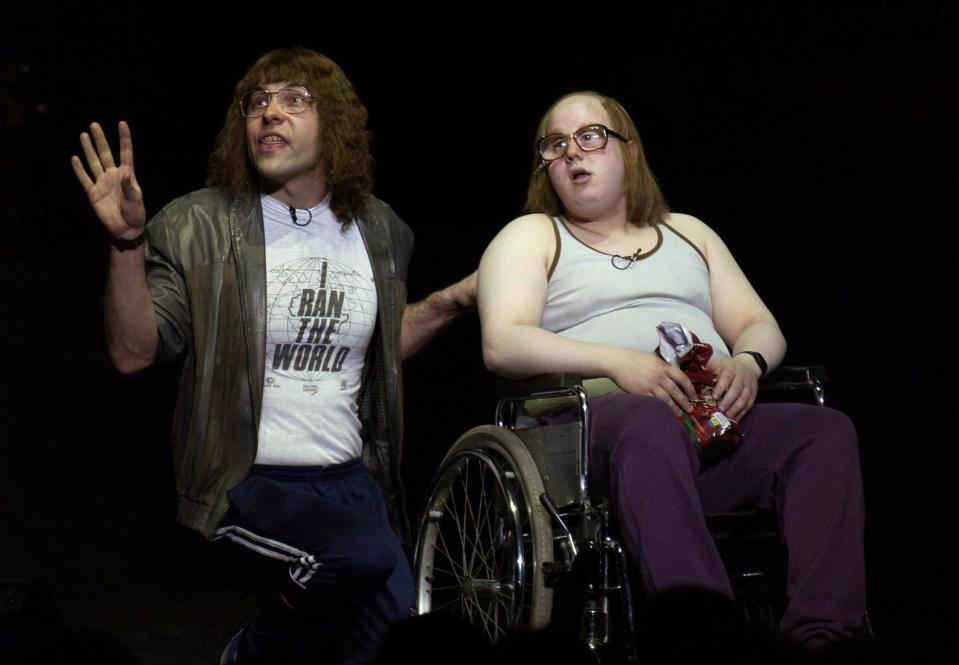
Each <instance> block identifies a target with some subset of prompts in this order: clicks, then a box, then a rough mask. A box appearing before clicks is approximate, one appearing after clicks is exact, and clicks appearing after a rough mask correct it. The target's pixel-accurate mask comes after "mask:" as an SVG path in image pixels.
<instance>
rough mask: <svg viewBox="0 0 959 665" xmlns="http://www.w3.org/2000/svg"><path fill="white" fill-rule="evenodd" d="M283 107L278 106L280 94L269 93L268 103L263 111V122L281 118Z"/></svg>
mask: <svg viewBox="0 0 959 665" xmlns="http://www.w3.org/2000/svg"><path fill="white" fill-rule="evenodd" d="M283 115H284V114H283V109H282V108H281V107H280V96H279V95H276V94H274V95H270V103H269V104H267V105H266V109H265V110H264V111H263V122H268V123H272V122H276V121H278V120H281V119H282V118H283Z"/></svg>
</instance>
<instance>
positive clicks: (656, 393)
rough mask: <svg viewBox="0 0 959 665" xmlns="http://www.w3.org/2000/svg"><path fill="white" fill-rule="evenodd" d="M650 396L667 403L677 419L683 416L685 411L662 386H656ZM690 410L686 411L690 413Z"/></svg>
mask: <svg viewBox="0 0 959 665" xmlns="http://www.w3.org/2000/svg"><path fill="white" fill-rule="evenodd" d="M650 394H651V395H652V396H653V397H656V398H657V399H660V400H662V401H663V402H666V406H668V407H669V408H670V409H672V411H673V414H674V415H676V416H677V417H678V416H681V415H683V409H681V408H680V407H679V406H678V405H677V404H676V400H675V399H674V398H673V395H672V394H671V393H670V392H669V391H668V390H667V389H666V388H664V387H662V386H655V387H654V388H653V389H652V390H651V391H650ZM680 394H682V392H680ZM689 410H690V409H686V411H689Z"/></svg>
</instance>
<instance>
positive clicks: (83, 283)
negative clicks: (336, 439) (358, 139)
mask: <svg viewBox="0 0 959 665" xmlns="http://www.w3.org/2000/svg"><path fill="white" fill-rule="evenodd" d="M731 5H732V3H720V2H713V3H707V4H706V7H707V9H705V10H703V11H702V12H699V11H693V10H688V11H681V10H678V9H675V10H670V11H665V10H650V11H644V10H642V9H640V8H636V9H634V10H633V11H631V12H630V13H629V14H628V15H627V16H625V17H619V16H618V11H613V10H611V9H603V10H595V9H592V8H590V9H587V10H578V11H580V12H584V11H585V13H586V14H589V12H591V11H595V12H596V14H597V15H596V16H595V17H585V18H584V19H583V20H582V21H577V20H576V16H577V13H576V12H570V11H568V10H563V11H557V12H555V13H553V14H551V16H552V18H549V19H543V20H541V21H539V22H537V21H533V20H522V21H520V20H519V19H518V18H517V17H515V16H513V15H512V14H511V13H509V12H505V11H494V10H493V9H491V8H489V9H487V8H480V6H475V7H474V8H473V9H472V10H471V12H470V13H467V14H463V13H456V14H455V15H454V13H453V11H452V10H448V11H447V10H436V11H434V12H428V13H427V12H424V13H422V14H417V13H415V12H414V11H413V10H409V12H408V13H406V14H403V15H397V16H393V17H390V16H386V15H382V16H378V17H377V18H376V19H375V20H374V22H372V23H368V19H369V14H370V13H371V11H366V10H360V9H357V10H356V12H355V13H353V14H352V15H351V14H349V13H345V12H344V13H341V14H336V13H330V12H329V11H327V10H323V11H319V10H316V11H307V10H303V9H301V8H299V7H296V6H285V7H283V8H282V11H279V9H278V8H275V7H273V8H267V7H263V8H261V10H262V12H263V14H264V16H263V17H262V18H259V17H255V18H254V17H252V16H251V18H249V20H239V19H235V20H233V21H230V22H229V23H228V24H224V23H215V24H214V23H209V24H205V23H204V22H203V21H200V20H198V19H194V18H192V17H191V16H190V15H189V14H187V13H183V14H176V15H173V12H172V11H171V12H169V13H163V12H161V11H160V10H156V9H143V8H142V7H141V6H140V5H139V4H134V3H119V5H118V8H117V9H116V11H107V10H105V9H97V10H95V11H93V12H92V14H91V12H90V10H89V9H88V8H86V7H81V6H80V5H77V6H75V7H70V6H69V5H68V6H67V8H66V9H65V8H64V6H63V4H62V3H52V2H36V3H29V4H28V3H23V2H8V3H4V4H3V6H2V8H0V26H2V28H0V32H2V38H0V54H2V70H0V71H2V76H3V93H2V97H0V111H2V118H0V121H2V130H3V134H2V148H0V163H2V169H3V178H2V184H0V196H2V203H3V207H2V209H3V225H2V230H0V234H2V237H3V242H2V248H3V249H2V257H3V258H2V261H0V270H2V280H0V293H2V296H0V308H2V311H3V320H4V326H3V328H4V329H3V333H2V337H0V339H2V354H0V355H2V358H3V364H4V368H3V372H2V376H3V381H2V387H0V394H2V396H3V404H4V405H5V408H3V410H2V413H3V415H2V420H0V423H2V428H0V579H7V580H9V579H33V580H34V582H33V587H32V591H31V594H32V597H33V599H34V601H35V602H46V603H48V606H47V612H48V613H49V614H50V615H55V616H59V617H62V619H63V620H64V621H66V622H67V624H68V625H69V626H71V627H75V628H91V629H97V630H102V631H105V632H106V633H109V634H111V635H114V636H117V637H118V638H119V639H120V640H121V641H122V642H124V643H126V644H127V645H129V647H130V648H131V649H132V650H133V651H134V652H135V653H136V655H137V657H138V659H139V662H141V663H144V664H151V663H157V664H159V663H170V664H173V663H178V664H181V663H183V664H185V663H210V662H215V660H216V658H217V657H218V655H219V651H220V649H221V648H222V646H223V644H224V643H225V641H226V640H227V639H228V638H229V636H230V635H231V634H232V632H233V631H234V630H235V629H236V627H237V626H238V625H239V624H240V622H241V621H242V619H243V617H244V616H245V613H246V612H247V611H248V608H249V603H250V601H249V599H247V598H244V597H243V596H242V595H240V594H239V593H238V592H234V591H232V590H230V589H229V587H228V586H227V585H226V583H225V581H224V580H223V579H222V578H221V577H220V576H219V574H218V571H217V568H216V561H215V560H214V559H213V558H212V557H211V556H210V552H209V548H208V547H207V546H206V545H205V543H203V542H202V540H201V539H200V537H198V536H195V535H193V534H192V533H190V532H188V531H186V530H185V529H183V528H181V527H179V526H177V525H176V524H175V523H174V514H175V506H176V495H175V492H174V480H173V474H172V467H171V460H170V452H169V445H168V432H169V426H170V417H171V412H172V408H173V402H174V390H175V381H176V377H177V368H176V367H175V366H161V367H155V368H152V369H150V370H147V371H146V372H144V373H142V374H139V375H134V376H128V377H125V376H121V375H119V374H118V373H117V372H116V371H114V370H113V369H112V368H111V367H110V365H109V363H108V361H107V359H106V352H105V343H104V339H103V332H102V321H101V307H102V293H101V292H102V286H103V282H104V278H105V272H106V257H107V243H106V238H105V236H104V234H103V232H102V230H101V228H100V225H99V223H98V222H97V220H96V219H95V218H94V216H93V215H92V213H91V212H90V210H89V207H88V204H87V201H86V198H85V196H84V194H83V192H82V190H81V188H80V187H79V185H78V184H77V182H76V180H75V177H74V175H73V173H72V171H71V169H70V165H69V158H70V155H72V154H75V153H78V151H79V143H78V135H79V134H80V132H81V131H84V130H85V129H87V126H88V124H89V122H90V121H92V120H97V121H100V122H101V123H103V124H104V126H105V127H106V128H107V131H108V136H110V137H111V138H112V139H114V140H115V137H116V122H117V121H118V120H120V119H124V120H127V121H128V122H129V123H130V125H131V127H132V131H133V140H134V146H135V153H136V166H137V175H138V178H139V181H140V184H141V185H142V187H143V190H144V193H145V197H146V205H147V209H148V213H153V212H156V211H157V210H158V209H159V208H160V207H161V206H162V205H164V204H165V203H166V202H168V201H169V200H171V199H173V198H175V197H176V196H179V195H180V194H183V193H185V192H187V191H190V190H192V189H196V188H198V187H200V186H202V184H203V180H204V176H205V169H206V166H207V160H208V155H209V152H210V149H211V147H212V144H213V140H214V137H215V134H216V131H217V129H218V128H219V126H220V124H221V122H222V117H223V113H224V110H225V108H226V105H227V104H228V102H229V100H230V95H231V93H232V86H233V84H234V83H235V81H236V80H237V79H238V78H239V77H240V76H241V74H242V73H243V72H244V71H245V69H246V68H247V67H248V65H249V64H250V63H252V62H253V60H254V59H255V58H256V57H257V56H258V55H259V54H260V53H261V52H263V51H265V50H268V49H270V48H275V47H280V46H287V45H293V44H298V45H303V46H307V47H311V48H314V49H316V50H319V51H321V52H323V53H325V54H326V55H328V56H330V57H332V58H333V59H334V60H336V61H337V62H338V63H339V64H340V65H341V66H342V67H343V69H344V70H345V72H346V73H347V75H348V76H349V77H350V78H351V80H352V81H353V83H354V84H355V86H356V88H357V90H358V92H359V94H360V97H361V99H362V100H363V101H364V103H365V104H366V106H367V108H368V110H369V113H370V128H371V130H372V132H373V135H374V142H373V155H374V157H375V158H376V181H377V194H378V195H379V196H380V197H381V198H383V199H384V200H386V201H388V202H389V203H390V204H391V205H392V206H393V208H394V209H395V210H396V211H397V212H398V213H399V214H400V215H401V216H402V217H403V218H404V220H405V221H406V222H407V223H408V224H409V225H410V226H411V227H412V229H413V230H414V232H415V233H416V240H417V248H416V252H415V255H414V258H413V264H412V269H411V273H410V295H411V298H412V299H416V298H420V297H423V296H425V295H427V294H428V293H429V292H430V291H432V290H434V289H436V288H439V287H441V286H444V285H446V284H448V283H450V282H451V281H453V280H455V279H458V278H460V277H462V276H464V275H466V274H467V273H469V272H471V271H472V270H473V269H474V268H475V267H476V264H477V262H478V259H479V257H480V255H481V253H482V251H483V249H484V248H485V246H486V244H487V243H488V242H489V240H490V239H491V238H492V237H493V236H494V234H495V233H496V232H497V231H498V229H500V228H501V227H502V226H503V225H504V224H505V223H506V222H508V221H509V220H510V219H512V218H513V217H515V216H517V215H518V214H520V211H521V206H522V203H523V200H524V196H525V186H526V180H527V178H528V173H529V166H530V161H531V147H532V143H533V138H534V136H533V135H534V131H535V125H536V122H537V120H538V118H539V116H540V114H541V113H542V112H543V110H544V109H545V108H546V106H547V105H548V104H549V103H550V102H551V101H552V100H553V99H555V98H556V97H558V96H559V95H561V94H564V93H566V92H569V91H572V90H576V89H583V88H587V89H595V90H598V91H601V92H603V93H605V94H608V95H611V96H613V97H616V98H618V99H620V100H621V101H622V102H623V103H624V105H625V106H626V108H627V109H628V110H630V112H631V113H632V115H633V117H634V119H635V120H636V123H637V125H638V126H639V130H640V132H641V133H642V135H643V138H644V142H645V148H646V152H647V157H648V159H649V161H650V163H651V165H652V168H653V170H654V172H655V173H656V175H657V176H658V178H659V180H660V182H661V184H662V186H663V188H664V192H665V194H666V197H667V200H668V202H669V204H670V206H671V207H672V208H673V209H674V210H676V211H680V212H686V213H690V214H693V215H695V216H697V217H699V218H701V219H703V220H704V221H705V222H706V223H707V224H709V225H711V226H712V227H713V228H714V229H715V230H716V231H718V233H719V234H720V235H721V236H723V238H724V239H725V241H726V243H727V244H728V245H729V246H730V248H731V249H732V251H733V253H734V254H735V256H736V257H737V259H738V261H739V263H740V265H741V266H742V267H743V269H744V270H745V272H746V274H747V275H748V276H749V277H750V279H751V281H752V283H753V285H754V287H755V288H756V289H757V291H758V292H759V293H760V295H761V296H762V298H763V299H764V301H765V302H766V303H767V305H768V306H769V307H770V309H771V310H772V311H773V313H774V314H775V315H776V316H777V318H778V320H779V322H780V325H781V327H782V329H783V331H784V333H785V335H786V338H787V340H788V341H789V351H788V353H787V358H786V360H787V362H790V363H793V364H801V363H811V364H822V365H825V366H826V367H827V368H828V370H829V374H830V376H831V378H832V383H831V384H830V386H829V392H828V396H829V399H830V403H831V405H833V406H835V407H837V408H839V409H841V410H843V411H845V412H846V413H848V414H849V415H850V416H851V417H852V419H853V420H854V421H855V423H856V425H857V428H858V432H859V436H860V441H861V454H862V467H863V473H864V479H865V489H866V501H867V510H868V513H867V519H868V522H867V533H866V538H867V540H866V554H867V564H868V581H869V591H868V593H869V606H870V611H871V614H872V620H873V623H874V626H875V629H876V631H877V633H878V634H879V635H880V636H882V637H883V638H884V639H885V640H888V643H889V644H890V645H893V646H894V648H896V649H900V650H901V652H902V654H903V658H906V657H911V658H912V659H914V660H915V662H929V661H930V660H932V661H934V662H940V661H938V660H936V659H937V658H946V654H955V653H956V647H955V643H954V642H955V637H954V632H953V630H952V629H951V628H950V626H952V625H953V623H954V621H955V617H956V615H957V608H956V593H957V589H956V584H955V557H956V554H957V551H956V547H955V542H956V535H955V533H956V518H955V511H954V503H955V497H956V494H955V490H954V489H953V490H949V489H948V488H949V487H952V486H953V483H954V478H955V477H956V470H957V469H956V466H957V465H956V457H957V456H956V452H955V450H956V449H955V444H954V440H955V436H954V435H952V430H953V428H952V423H951V421H952V420H953V419H954V416H953V410H954V409H953V400H954V398H955V396H956V389H955V387H954V385H953V373H954V371H955V368H956V363H955V361H954V359H953V356H954V353H953V351H952V350H951V347H952V343H953V341H954V339H955V332H956V330H955V324H954V323H953V321H954V318H955V317H954V315H953V314H952V312H951V311H950V310H951V308H952V307H954V306H955V305H956V286H955V281H954V277H953V273H954V268H955V265H954V263H953V261H954V256H953V254H954V245H953V242H954V240H950V238H952V237H953V236H951V235H950V234H951V233H953V226H954V220H955V217H956V215H955V210H954V203H953V201H952V200H951V195H950V194H949V193H948V192H950V191H953V192H954V191H955V190H956V188H957V186H959V182H957V173H959V171H957V167H956V164H957V163H959V149H957V148H959V142H957V119H959V92H957V90H959V86H957V81H959V50H957V48H956V46H955V34H956V31H957V28H959V22H957V21H956V20H955V15H954V13H952V12H947V11H945V10H937V9H932V10H926V11H925V13H924V14H921V15H918V14H906V13H898V12H893V11H891V10H886V11H877V10H871V11H865V10H863V11H855V12H854V11H841V12H839V11H836V12H834V11H831V10H830V11H827V10H822V12H821V13H820V12H819V11H817V10H815V9H810V8H805V9H803V10H797V11H794V12H791V13H789V14H788V15H783V16H780V15H779V13H775V14H774V12H773V10H772V9H768V10H767V9H765V8H763V9H757V10H756V11H754V12H745V11H743V10H741V9H736V10H732V9H730V6H731ZM233 11H236V10H235V9H233ZM278 14H280V15H278ZM587 19H588V20H587ZM214 25H216V26H217V27H216V28H214V27H213V26H214ZM492 381H493V380H492V378H491V376H489V375H488V374H487V373H486V371H485V369H484V367H483V364H482V359H481V353H480V342H479V325H478V320H477V317H476V316H475V315H474V316H468V317H466V318H465V319H463V320H461V321H460V322H458V323H457V324H456V325H455V326H454V327H453V328H452V329H450V330H448V331H447V332H446V333H445V334H444V335H443V336H442V337H441V338H440V339H439V340H438V341H436V342H435V343H434V344H433V345H432V346H431V347H429V348H427V349H426V350H425V351H424V352H423V353H421V355H420V356H418V357H416V358H414V359H413V360H411V361H410V362H408V363H407V365H406V370H405V386H406V402H407V404H406V437H407V438H406V459H405V469H404V470H405V474H406V478H407V488H408V492H409V497H408V499H409V505H410V507H411V509H412V510H414V511H415V510H416V509H417V508H418V505H419V502H420V500H421V498H422V494H423V492H424V489H425V485H426V483H427V482H428V480H429V477H430V475H431V474H432V472H433V470H434V469H435V468H436V465H437V463H438V461H439V459H440V458H441V457H442V455H443V454H444V451H445V449H446V448H447V447H448V446H449V445H450V444H451V443H452V442H453V440H454V439H455V438H456V437H457V436H458V434H459V433H461V432H463V431H465V430H466V429H468V428H469V427H471V426H473V425H476V424H480V423H483V422H489V421H490V419H491V417H492V407H493V398H492ZM0 660H3V656H2V655H0ZM942 662H944V661H942Z"/></svg>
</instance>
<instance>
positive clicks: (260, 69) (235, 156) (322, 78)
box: [207, 48, 373, 228]
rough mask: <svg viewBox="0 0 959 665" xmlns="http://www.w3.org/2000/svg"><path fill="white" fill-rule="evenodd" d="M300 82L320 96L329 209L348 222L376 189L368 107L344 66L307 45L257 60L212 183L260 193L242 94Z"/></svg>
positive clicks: (222, 140)
mask: <svg viewBox="0 0 959 665" xmlns="http://www.w3.org/2000/svg"><path fill="white" fill-rule="evenodd" d="M277 81H290V82H296V83H299V84H302V85H304V86H306V87H307V88H308V89H309V91H310V93H311V94H312V95H313V98H314V99H315V100H316V101H315V103H316V106H317V115H318V116H319V118H320V123H321V125H320V126H321V129H322V131H321V132H320V141H322V150H321V155H322V157H321V159H322V160H323V168H324V171H325V173H326V178H327V184H328V185H329V186H330V189H331V190H332V192H333V196H332V199H331V201H330V209H331V210H332V211H333V212H334V213H335V214H336V216H337V218H339V219H340V221H341V222H342V223H343V225H344V228H345V227H346V225H347V224H349V222H350V220H352V219H353V218H355V217H357V216H359V214H360V212H361V211H362V209H363V206H364V205H365V203H366V200H367V197H368V196H369V195H370V193H371V192H372V191H373V158H372V157H371V156H370V132H369V130H368V129H367V128H366V122H367V117H368V116H367V112H366V107H364V106H363V104H362V102H360V99H359V97H357V95H356V91H355V90H354V89H353V84H351V83H350V81H349V79H347V78H346V74H344V73H343V70H342V69H340V67H339V66H338V65H337V64H336V63H335V62H333V61H332V60H330V59H329V58H327V57H326V56H324V55H321V54H319V53H317V52H316V51H312V50H310V49H304V48H289V49H278V50H275V51H270V52H269V53H266V54H264V55H262V56H260V58H259V59H258V60H257V61H256V62H255V63H253V66H252V67H250V69H249V70H247V72H246V74H244V75H243V78H241V79H240V82H239V83H237V84H236V88H235V89H234V90H233V101H232V103H231V104H230V106H229V108H228V109H227V112H226V120H225V121H224V123H223V128H222V129H221V130H220V133H219V135H218V136H217V139H216V145H215V147H214V149H213V154H212V155H211V156H210V169H209V175H208V178H207V184H210V185H221V186H224V187H227V188H229V189H231V190H233V191H235V192H255V191H256V190H257V183H258V174H257V171H256V168H255V167H254V165H253V162H252V161H251V160H250V156H249V153H248V151H247V145H246V118H244V117H243V114H242V113H240V98H241V97H242V96H243V93H245V92H247V91H248V90H251V89H253V88H257V87H261V86H263V85H265V84H267V83H274V82H277Z"/></svg>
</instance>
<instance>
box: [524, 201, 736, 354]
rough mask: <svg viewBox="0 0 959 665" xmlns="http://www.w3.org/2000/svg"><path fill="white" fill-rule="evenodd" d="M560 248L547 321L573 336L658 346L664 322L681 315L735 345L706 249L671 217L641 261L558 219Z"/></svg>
mask: <svg viewBox="0 0 959 665" xmlns="http://www.w3.org/2000/svg"><path fill="white" fill-rule="evenodd" d="M553 225H554V228H555V230H556V251H557V256H556V258H555V259H554V263H553V269H552V271H551V275H550V277H549V284H548V290H547V293H546V307H545V309H544V311H543V320H542V322H541V324H540V326H541V327H542V328H544V329H546V330H549V331H551V332H555V333H558V334H560V335H563V336H564V337H569V338H570V339H576V340H580V341H584V342H599V343H603V344H610V345H614V346H620V347H625V348H628V349H633V350H636V351H648V352H652V351H654V350H655V349H656V347H657V345H658V343H659V338H658V336H657V334H656V326H658V325H659V324H660V323H662V322H664V321H670V322H674V323H679V324H682V325H684V326H686V328H687V329H688V330H690V331H691V332H694V333H696V335H697V336H698V337H699V339H700V340H701V341H703V342H706V343H707V344H710V345H712V347H713V354H714V356H715V357H717V358H728V357H729V349H728V348H727V346H726V343H725V342H724V341H723V339H722V337H720V336H719V333H718V332H716V328H715V326H714V325H713V321H712V313H713V308H712V303H711V302H710V298H709V266H708V265H707V263H706V259H705V257H704V256H703V255H702V253H701V252H700V251H699V249H698V248H697V247H696V246H695V245H693V243H692V242H690V241H689V240H688V239H687V238H686V237H685V236H683V235H682V234H680V233H679V232H678V231H676V230H675V229H673V228H672V227H671V226H669V225H668V224H666V223H660V224H657V225H656V226H655V227H654V228H655V229H656V234H657V237H658V242H657V243H656V246H655V247H653V248H652V249H651V250H649V251H647V252H645V253H643V254H641V255H640V256H639V257H638V258H637V259H636V260H635V261H632V262H630V259H629V258H616V259H615V264H616V265H618V266H619V267H621V268H622V267H623V266H627V267H625V268H624V269H622V270H618V269H617V268H616V267H615V266H614V265H613V258H614V257H613V256H612V255H610V254H604V253H603V252H600V251H598V250H595V249H593V248H592V247H590V246H588V245H586V244H584V243H583V242H581V241H580V240H578V239H577V238H576V237H575V236H573V235H572V234H571V233H570V232H569V230H568V229H567V228H566V226H565V225H564V224H563V222H562V221H560V220H557V219H555V218H554V219H553Z"/></svg>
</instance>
